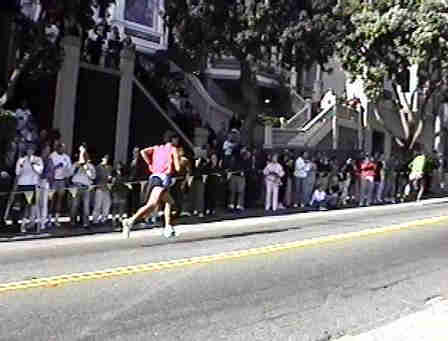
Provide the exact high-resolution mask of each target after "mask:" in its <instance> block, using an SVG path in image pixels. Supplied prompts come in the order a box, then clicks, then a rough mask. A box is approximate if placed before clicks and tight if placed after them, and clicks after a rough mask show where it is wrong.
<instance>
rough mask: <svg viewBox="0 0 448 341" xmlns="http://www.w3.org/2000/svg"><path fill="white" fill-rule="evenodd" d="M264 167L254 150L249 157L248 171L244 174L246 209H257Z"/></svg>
mask: <svg viewBox="0 0 448 341" xmlns="http://www.w3.org/2000/svg"><path fill="white" fill-rule="evenodd" d="M263 167H264V165H263V164H262V161H261V155H260V153H259V152H258V151H256V150H254V152H253V153H251V157H250V169H249V170H248V171H247V173H246V182H247V183H246V200H245V201H246V203H245V205H246V207H248V208H255V207H257V203H258V200H259V198H260V192H261V188H262V186H261V184H262V170H263Z"/></svg>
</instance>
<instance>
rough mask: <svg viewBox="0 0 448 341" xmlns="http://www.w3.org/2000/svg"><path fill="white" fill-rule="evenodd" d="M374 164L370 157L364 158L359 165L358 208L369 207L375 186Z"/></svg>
mask: <svg viewBox="0 0 448 341" xmlns="http://www.w3.org/2000/svg"><path fill="white" fill-rule="evenodd" d="M375 171H376V164H375V162H374V159H373V157H372V156H368V155H367V156H366V157H365V159H364V161H363V162H362V163H361V195H360V200H359V206H364V205H366V206H370V204H371V202H372V196H373V189H374V186H375Z"/></svg>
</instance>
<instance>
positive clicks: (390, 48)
mask: <svg viewBox="0 0 448 341" xmlns="http://www.w3.org/2000/svg"><path fill="white" fill-rule="evenodd" d="M335 14H336V15H337V16H338V17H339V18H340V21H341V22H344V26H343V28H344V29H343V31H344V34H343V35H342V36H341V39H340V41H339V42H338V56H339V57H340V59H341V62H342V64H343V68H344V69H345V70H346V71H348V72H349V73H350V74H351V76H352V77H353V79H361V80H362V82H363V84H364V91H365V94H366V96H367V97H368V99H369V101H370V102H371V103H372V104H373V110H374V114H375V119H376V120H377V121H378V122H380V123H382V124H383V126H384V128H385V130H386V131H388V132H389V133H390V134H391V135H392V136H393V137H394V138H395V141H396V142H397V144H398V145H399V146H401V147H403V148H406V149H413V148H414V146H415V144H416V143H417V141H418V138H419V137H420V135H421V134H422V131H423V128H424V125H425V121H426V120H427V117H428V116H427V115H426V114H427V111H428V105H429V104H430V103H431V101H433V102H434V103H435V101H436V100H437V99H438V98H439V96H440V95H441V94H442V93H443V92H445V90H446V86H447V80H448V79H447V71H448V16H447V15H448V5H447V4H446V2H442V1H429V0H409V1H399V0H376V1H369V3H367V2H366V1H364V2H360V1H344V0H341V2H340V4H339V6H338V7H337V9H336V11H335ZM411 66H417V67H418V79H419V82H418V85H417V88H416V89H408V88H409V70H410V68H411ZM386 81H390V82H391V84H392V89H393V103H394V108H395V111H394V114H396V115H398V117H399V121H400V122H401V129H399V130H401V131H397V130H395V129H394V127H390V126H387V124H385V119H384V118H385V116H384V115H386V113H384V112H382V111H381V110H380V103H381V102H382V101H384V100H385V92H384V85H385V82H386Z"/></svg>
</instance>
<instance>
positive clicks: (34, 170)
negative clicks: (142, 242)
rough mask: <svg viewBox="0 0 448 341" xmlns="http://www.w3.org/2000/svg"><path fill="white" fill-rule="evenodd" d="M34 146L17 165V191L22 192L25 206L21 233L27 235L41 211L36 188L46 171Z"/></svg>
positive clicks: (29, 148) (30, 147)
mask: <svg viewBox="0 0 448 341" xmlns="http://www.w3.org/2000/svg"><path fill="white" fill-rule="evenodd" d="M34 153H35V150H34V147H33V146H31V145H30V146H28V149H27V152H26V155H25V156H23V157H21V158H19V159H18V160H17V164H16V176H17V191H18V192H22V193H23V194H21V195H22V202H23V205H24V209H23V214H22V223H21V226H20V231H21V232H22V233H25V232H26V230H27V227H28V225H29V224H30V223H33V224H37V223H38V221H39V218H40V217H39V211H38V209H37V205H36V204H37V202H36V195H35V192H36V187H37V186H38V185H39V180H40V175H41V174H42V172H43V170H44V165H43V162H42V159H41V158H40V157H38V156H36V155H35V154H34Z"/></svg>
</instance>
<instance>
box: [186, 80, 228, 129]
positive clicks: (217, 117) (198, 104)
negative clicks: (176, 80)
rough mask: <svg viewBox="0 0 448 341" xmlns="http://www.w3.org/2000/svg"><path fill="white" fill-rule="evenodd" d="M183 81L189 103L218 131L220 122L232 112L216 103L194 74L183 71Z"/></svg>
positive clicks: (226, 119) (224, 120) (225, 120)
mask: <svg viewBox="0 0 448 341" xmlns="http://www.w3.org/2000/svg"><path fill="white" fill-rule="evenodd" d="M185 81H186V85H187V92H188V94H189V100H190V102H191V104H192V105H193V107H194V108H195V109H196V110H197V111H198V112H199V114H200V115H201V118H203V119H204V120H205V121H207V122H208V123H209V124H210V126H211V127H212V128H213V129H215V131H218V130H219V129H220V123H221V122H227V121H228V120H230V119H231V118H232V116H233V112H232V111H231V110H230V109H227V108H225V107H223V106H222V105H220V104H218V103H216V101H215V100H214V99H213V98H212V97H211V96H210V94H209V93H208V91H207V90H206V89H205V88H204V86H203V85H202V83H201V81H200V80H199V79H198V78H197V77H196V76H195V75H192V74H187V73H185Z"/></svg>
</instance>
